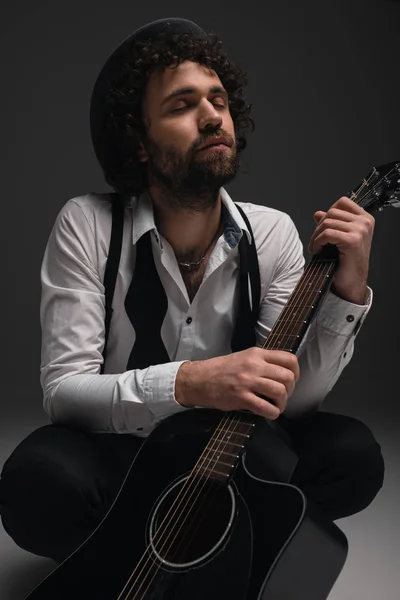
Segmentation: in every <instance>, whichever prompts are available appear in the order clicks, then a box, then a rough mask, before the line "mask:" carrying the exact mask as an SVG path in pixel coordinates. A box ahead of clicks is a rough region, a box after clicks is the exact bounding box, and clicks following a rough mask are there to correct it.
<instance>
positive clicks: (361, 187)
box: [160, 183, 366, 527]
mask: <svg viewBox="0 0 400 600" xmlns="http://www.w3.org/2000/svg"><path fill="white" fill-rule="evenodd" d="M365 185H366V183H363V184H362V185H361V186H360V190H362V189H363V187H365ZM360 190H359V191H360ZM359 191H358V192H357V193H359ZM268 340H269V337H268V338H267V341H268ZM198 462H199V461H198ZM171 508H172V507H171ZM160 527H161V526H160Z"/></svg>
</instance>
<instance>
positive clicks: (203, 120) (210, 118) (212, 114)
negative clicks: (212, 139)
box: [199, 102, 222, 131]
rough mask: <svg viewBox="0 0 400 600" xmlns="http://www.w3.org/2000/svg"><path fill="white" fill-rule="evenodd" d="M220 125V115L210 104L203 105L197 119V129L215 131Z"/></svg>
mask: <svg viewBox="0 0 400 600" xmlns="http://www.w3.org/2000/svg"><path fill="white" fill-rule="evenodd" d="M221 124H222V115H221V113H220V112H218V110H217V109H216V108H215V106H214V105H213V104H212V103H211V102H206V103H205V104H204V105H203V108H202V111H201V116H200V119H199V129H200V131H201V130H203V129H216V128H218V127H220V126H221Z"/></svg>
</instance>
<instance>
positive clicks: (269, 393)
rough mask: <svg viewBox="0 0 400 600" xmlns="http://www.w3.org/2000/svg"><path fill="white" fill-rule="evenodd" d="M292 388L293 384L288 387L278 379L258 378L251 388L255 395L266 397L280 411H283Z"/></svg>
mask: <svg viewBox="0 0 400 600" xmlns="http://www.w3.org/2000/svg"><path fill="white" fill-rule="evenodd" d="M293 390H294V384H292V385H290V386H288V388H287V387H286V386H285V385H284V384H283V383H280V382H278V381H274V380H272V379H263V378H260V379H258V380H257V382H256V384H255V385H254V388H253V389H252V390H251V391H252V392H253V393H254V394H256V395H257V396H262V397H263V398H264V399H265V398H266V399H268V400H269V401H270V402H271V403H272V404H274V405H275V406H276V407H277V408H279V410H280V412H282V411H284V410H285V408H286V405H287V401H288V399H289V397H290V396H291V395H292V393H293Z"/></svg>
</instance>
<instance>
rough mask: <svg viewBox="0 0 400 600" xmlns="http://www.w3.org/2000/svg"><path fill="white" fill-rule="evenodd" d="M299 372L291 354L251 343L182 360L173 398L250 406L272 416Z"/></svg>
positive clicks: (281, 406) (232, 406)
mask: <svg viewBox="0 0 400 600" xmlns="http://www.w3.org/2000/svg"><path fill="white" fill-rule="evenodd" d="M299 375H300V370H299V364H298V360H297V357H296V356H295V355H294V354H291V353H290V352H286V351H283V350H265V349H264V348H257V347H253V348H248V349H247V350H242V351H241V352H234V353H233V354H228V355H226V356H218V357H216V358H209V359H207V360H199V361H188V362H185V363H183V364H182V365H181V366H180V368H179V369H178V373H177V376H176V381H175V398H176V401H177V402H179V403H180V404H182V405H183V406H199V407H203V408H217V409H219V410H225V411H229V410H249V411H251V412H253V413H254V414H256V415H260V416H262V417H266V418H267V419H271V420H274V419H277V418H278V417H279V415H280V414H281V413H282V412H283V411H284V410H285V408H286V405H287V401H288V399H289V398H290V396H291V395H292V393H293V390H294V387H295V384H296V381H297V380H298V378H299ZM260 396H264V397H265V398H266V399H264V398H260ZM268 400H271V402H269V401H268Z"/></svg>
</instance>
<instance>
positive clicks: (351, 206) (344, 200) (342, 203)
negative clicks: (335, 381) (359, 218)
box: [331, 196, 365, 215]
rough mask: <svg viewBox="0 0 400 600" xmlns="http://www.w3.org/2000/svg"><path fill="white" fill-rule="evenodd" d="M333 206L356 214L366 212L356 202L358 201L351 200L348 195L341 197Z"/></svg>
mask: <svg viewBox="0 0 400 600" xmlns="http://www.w3.org/2000/svg"><path fill="white" fill-rule="evenodd" d="M331 208H339V209H343V210H345V211H347V212H351V213H353V214H355V215H362V214H363V213H364V212H365V211H364V209H363V208H361V206H358V204H356V202H354V200H351V199H350V198H349V197H348V196H342V197H341V198H339V200H337V201H336V202H335V203H334V204H332V206H331Z"/></svg>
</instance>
